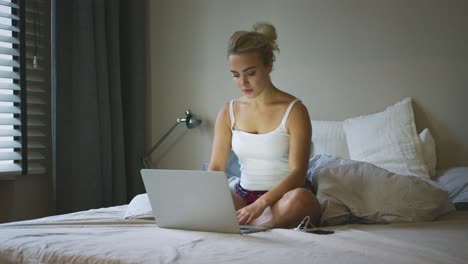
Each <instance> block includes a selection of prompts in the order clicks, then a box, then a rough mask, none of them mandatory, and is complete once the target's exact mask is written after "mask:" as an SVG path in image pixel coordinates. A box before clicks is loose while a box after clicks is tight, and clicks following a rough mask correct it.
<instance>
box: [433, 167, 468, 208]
mask: <svg viewBox="0 0 468 264" xmlns="http://www.w3.org/2000/svg"><path fill="white" fill-rule="evenodd" d="M438 175H439V177H437V179H436V181H437V182H438V183H439V184H440V185H442V187H443V188H444V189H446V190H447V191H448V194H449V199H450V200H451V201H452V203H454V204H455V206H456V207H457V209H458V207H460V206H461V205H464V208H465V209H466V208H467V206H466V205H467V204H468V167H454V168H450V169H447V170H443V171H440V172H439V173H438Z"/></svg>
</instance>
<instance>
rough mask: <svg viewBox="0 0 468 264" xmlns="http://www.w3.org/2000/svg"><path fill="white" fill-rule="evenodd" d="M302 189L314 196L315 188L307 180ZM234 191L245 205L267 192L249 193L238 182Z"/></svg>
mask: <svg viewBox="0 0 468 264" xmlns="http://www.w3.org/2000/svg"><path fill="white" fill-rule="evenodd" d="M303 188H306V189H308V190H311V191H312V192H313V193H314V194H315V188H314V185H313V184H312V182H311V181H310V180H309V179H306V183H305V184H304V186H303ZM235 191H236V193H237V194H238V195H239V196H240V197H242V199H243V200H244V202H245V204H246V205H249V204H252V203H253V202H255V201H256V200H257V199H258V198H260V196H262V195H264V194H265V193H267V192H268V191H249V190H246V189H244V188H242V186H241V185H240V181H239V182H237V184H236V186H235Z"/></svg>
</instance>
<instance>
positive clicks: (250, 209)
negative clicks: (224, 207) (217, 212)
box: [237, 200, 265, 225]
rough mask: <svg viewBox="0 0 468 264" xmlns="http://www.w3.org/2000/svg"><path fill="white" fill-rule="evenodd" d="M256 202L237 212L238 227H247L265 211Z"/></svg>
mask: <svg viewBox="0 0 468 264" xmlns="http://www.w3.org/2000/svg"><path fill="white" fill-rule="evenodd" d="M257 201H258V200H257ZM257 201H256V202H254V203H253V204H251V205H248V206H246V207H243V208H241V209H239V210H237V221H238V222H239V224H240V225H248V224H249V223H250V222H252V221H253V220H254V219H256V218H257V217H259V216H260V215H262V213H263V211H265V207H264V206H262V205H261V204H260V203H259V202H257Z"/></svg>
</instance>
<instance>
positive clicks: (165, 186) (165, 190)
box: [141, 169, 270, 234]
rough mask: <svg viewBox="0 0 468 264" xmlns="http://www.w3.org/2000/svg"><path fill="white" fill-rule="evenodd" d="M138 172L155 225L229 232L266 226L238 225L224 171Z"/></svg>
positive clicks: (244, 231) (252, 230) (265, 228)
mask: <svg viewBox="0 0 468 264" xmlns="http://www.w3.org/2000/svg"><path fill="white" fill-rule="evenodd" d="M141 175H142V177H143V183H144V185H145V188H146V192H147V194H148V199H149V201H150V204H151V208H152V209H153V210H152V211H153V216H154V218H155V220H156V224H157V225H158V226H159V227H162V228H172V229H182V230H193V231H207V232H218V233H229V234H247V233H254V232H260V231H265V230H268V229H270V228H267V227H259V226H244V225H243V226H240V225H239V223H238V222H237V217H236V210H235V208H234V202H233V200H232V195H231V192H230V189H229V184H228V180H227V177H226V174H225V173H224V172H221V171H196V170H160V169H142V170H141Z"/></svg>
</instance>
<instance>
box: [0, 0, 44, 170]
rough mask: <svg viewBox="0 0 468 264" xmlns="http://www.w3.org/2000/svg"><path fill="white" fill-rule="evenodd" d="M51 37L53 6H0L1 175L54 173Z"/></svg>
mask: <svg viewBox="0 0 468 264" xmlns="http://www.w3.org/2000/svg"><path fill="white" fill-rule="evenodd" d="M22 5H24V6H22ZM21 30H22V31H23V32H21ZM20 36H21V37H20ZM49 36H50V0H27V1H25V0H9V1H8V0H0V174H3V175H5V174H7V175H18V174H20V173H22V172H23V173H24V174H43V173H48V172H50V167H51V166H50V162H51V158H50V157H51V153H50V149H51V147H50V146H51V138H50V135H51V132H50V59H49V58H50V48H49V47H50V37H49ZM23 39H24V40H23ZM21 40H23V43H22V42H21ZM21 48H23V49H25V50H23V51H22V52H21V50H20V49H21ZM34 57H36V62H37V63H36V64H34V61H33V60H34ZM26 117H27V118H26ZM26 157H27V162H24V161H25V158H26Z"/></svg>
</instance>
